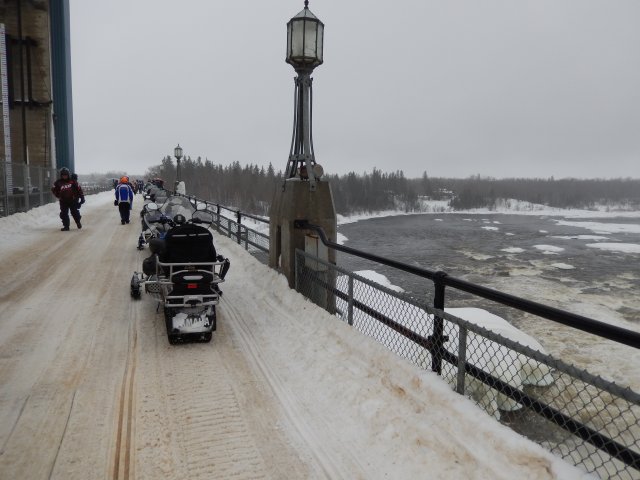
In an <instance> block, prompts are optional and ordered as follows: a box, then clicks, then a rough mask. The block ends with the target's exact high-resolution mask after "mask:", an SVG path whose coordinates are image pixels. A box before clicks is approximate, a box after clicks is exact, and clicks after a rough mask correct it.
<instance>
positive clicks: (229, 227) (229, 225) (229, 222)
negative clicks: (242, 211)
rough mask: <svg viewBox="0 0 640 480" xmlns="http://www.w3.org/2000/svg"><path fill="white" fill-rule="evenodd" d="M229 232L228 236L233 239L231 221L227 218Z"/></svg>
mask: <svg viewBox="0 0 640 480" xmlns="http://www.w3.org/2000/svg"><path fill="white" fill-rule="evenodd" d="M227 232H229V233H228V235H229V238H231V219H230V218H227Z"/></svg>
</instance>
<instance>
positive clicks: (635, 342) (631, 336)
mask: <svg viewBox="0 0 640 480" xmlns="http://www.w3.org/2000/svg"><path fill="white" fill-rule="evenodd" d="M294 227H295V228H297V229H303V230H313V231H315V232H316V233H317V234H318V236H319V237H320V240H321V241H322V243H323V244H324V245H326V246H327V247H329V248H333V249H334V250H338V251H341V252H344V253H348V254H351V255H355V256H357V257H360V258H364V259H366V260H372V261H374V262H378V263H381V264H383V265H387V266H389V267H393V268H397V269H399V270H402V271H404V272H408V273H412V274H414V275H417V276H419V277H422V278H427V279H429V280H432V281H433V282H434V283H435V284H436V285H437V284H441V285H443V286H450V287H452V288H455V289H457V290H461V291H463V292H467V293H470V294H472V295H476V296H478V297H482V298H486V299H487V300H492V301H494V302H497V303H500V304H502V305H506V306H509V307H514V308H517V309H518V310H522V311H524V312H527V313H532V314H534V315H537V316H539V317H543V318H546V319H548V320H551V321H554V322H557V323H561V324H563V325H567V326H569V327H572V328H575V329H578V330H581V331H583V332H587V333H591V334H594V335H598V336H600V337H603V338H607V339H609V340H613V341H615V342H618V343H621V344H624V345H628V346H630V347H633V348H638V349H640V333H638V332H634V331H633V330H628V329H626V328H622V327H617V326H615V325H610V324H608V323H605V322H601V321H599V320H594V319H592V318H589V317H585V316H582V315H578V314H575V313H571V312H567V311H565V310H561V309H559V308H554V307H549V306H547V305H544V304H542V303H538V302H534V301H531V300H526V299H524V298H520V297H517V296H515V295H510V294H508V293H504V292H500V291H498V290H494V289H491V288H487V287H483V286H481V285H476V284H474V283H471V282H467V281H465V280H462V279H459V278H455V277H452V276H449V275H448V274H447V273H445V272H442V271H433V270H428V269H426V268H421V267H416V266H413V265H408V264H406V263H402V262H398V261H396V260H391V259H388V258H385V257H381V256H379V255H374V254H372V253H367V252H362V251H360V250H356V249H355V248H351V247H346V246H344V245H340V244H338V243H334V242H332V241H330V240H329V239H328V238H327V236H326V234H325V232H324V230H323V229H322V227H320V226H318V225H313V224H311V223H309V222H308V221H307V220H296V221H295V222H294Z"/></svg>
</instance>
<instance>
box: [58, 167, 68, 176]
mask: <svg viewBox="0 0 640 480" xmlns="http://www.w3.org/2000/svg"><path fill="white" fill-rule="evenodd" d="M62 175H67V176H69V169H68V168H67V167H62V168H61V169H60V176H62Z"/></svg>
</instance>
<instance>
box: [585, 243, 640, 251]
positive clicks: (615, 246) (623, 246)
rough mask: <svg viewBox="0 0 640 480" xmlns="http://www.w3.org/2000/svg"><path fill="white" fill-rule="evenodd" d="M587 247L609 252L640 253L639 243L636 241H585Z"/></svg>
mask: <svg viewBox="0 0 640 480" xmlns="http://www.w3.org/2000/svg"><path fill="white" fill-rule="evenodd" d="M587 247H591V248H598V249H600V250H608V251H611V252H622V253H640V245H639V244H637V243H604V242H603V243H587Z"/></svg>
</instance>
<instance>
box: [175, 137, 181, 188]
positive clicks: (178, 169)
mask: <svg viewBox="0 0 640 480" xmlns="http://www.w3.org/2000/svg"><path fill="white" fill-rule="evenodd" d="M173 156H174V157H176V160H177V162H178V165H177V167H176V183H175V186H174V188H173V189H174V190H175V189H177V188H178V183H180V180H182V178H181V175H180V159H181V158H182V147H181V146H180V144H178V146H177V147H176V148H174V149H173Z"/></svg>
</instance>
